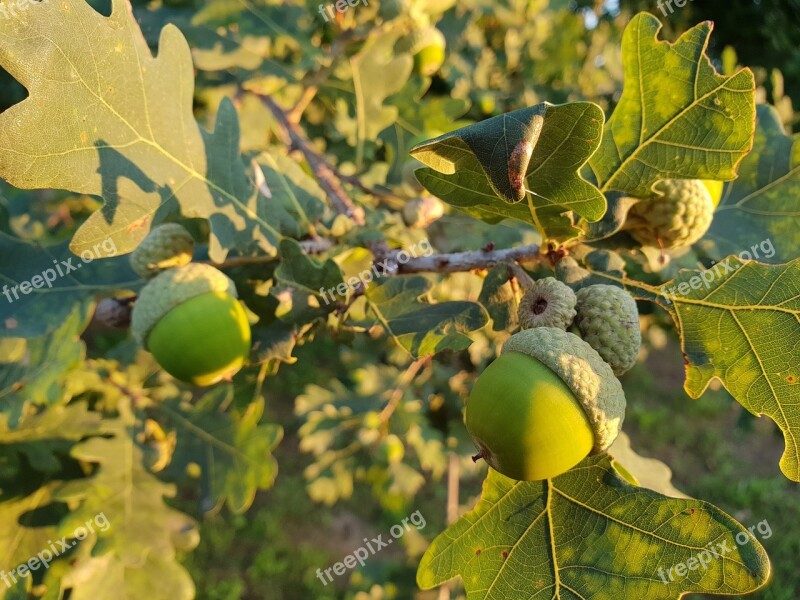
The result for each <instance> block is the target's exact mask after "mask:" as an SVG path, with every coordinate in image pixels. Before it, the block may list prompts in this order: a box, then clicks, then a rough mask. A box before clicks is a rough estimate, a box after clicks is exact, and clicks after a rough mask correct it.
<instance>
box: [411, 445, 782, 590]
mask: <svg viewBox="0 0 800 600" xmlns="http://www.w3.org/2000/svg"><path fill="white" fill-rule="evenodd" d="M737 535H743V536H744V539H745V540H746V543H743V544H742V545H739V544H737V543H736V536H737ZM709 544H713V547H714V549H715V550H717V554H718V555H719V556H718V557H715V556H714V555H713V554H711V552H709V551H708V550H707V549H708V545H709ZM701 552H706V554H705V555H703V559H704V561H705V557H706V555H707V556H708V557H709V558H708V561H706V566H707V568H706V569H705V570H703V569H702V568H700V567H699V566H698V563H699V559H698V558H697V557H698V555H699V554H700V553H701ZM692 560H693V561H694V562H693V563H691V562H690V561H692ZM678 564H683V565H684V569H686V570H685V571H683V574H682V576H681V575H680V574H679V571H676V565H678ZM692 566H694V569H692V570H689V569H691V567H692ZM769 574H770V564H769V560H768V558H767V555H766V552H765V551H764V549H763V548H762V547H761V544H760V543H759V542H758V541H757V540H756V539H755V537H754V536H751V534H750V533H749V532H748V531H747V529H745V528H744V527H743V526H742V525H740V524H739V523H737V522H736V521H735V520H734V519H732V518H731V517H729V516H728V515H727V514H725V513H724V512H722V511H721V510H720V509H718V508H716V507H715V506H713V505H711V504H708V503H707V502H702V501H700V500H687V499H677V498H667V497H665V496H662V495H661V494H658V493H657V492H654V491H652V490H647V489H644V488H640V487H636V486H633V485H631V484H629V483H628V482H626V481H625V480H624V479H623V478H622V477H620V476H619V474H618V473H617V471H616V470H615V469H614V467H613V466H612V464H611V459H610V457H609V456H608V455H605V454H603V455H600V456H595V457H590V458H588V459H586V460H584V461H583V462H582V463H580V464H579V465H578V466H577V467H575V468H574V469H572V470H571V471H568V472H567V473H565V474H563V475H561V476H559V477H556V478H555V479H552V480H545V481H536V482H534V481H530V482H528V481H514V480H512V479H509V478H507V477H505V476H503V475H500V474H499V473H497V472H496V471H493V470H491V469H490V471H489V476H488V478H487V479H486V481H485V482H484V485H483V493H482V494H481V499H480V500H479V502H478V504H477V505H476V507H475V508H474V509H473V510H472V511H471V512H469V513H467V514H466V515H465V516H463V517H462V518H461V519H459V520H458V521H456V523H454V524H453V525H451V526H450V527H449V528H448V529H447V530H446V531H445V532H444V533H442V534H440V535H439V536H438V537H437V538H436V539H434V540H433V542H432V543H431V545H430V547H429V548H428V550H427V552H426V553H425V555H424V556H423V557H422V561H421V562H420V565H419V570H418V571H417V583H418V584H419V585H420V587H422V588H423V589H429V588H432V587H434V586H436V585H439V584H440V583H443V582H445V581H447V580H449V579H452V578H453V577H455V576H456V575H460V576H461V578H462V580H463V582H464V587H465V588H466V590H467V599H468V600H490V599H492V600H494V599H497V600H522V599H528V598H561V599H562V600H581V599H588V598H591V599H592V600H642V599H643V598H647V600H677V599H678V598H681V597H682V596H683V595H684V594H686V593H690V592H697V593H711V594H723V595H734V594H743V593H747V592H750V591H753V590H755V589H757V588H759V587H761V586H762V585H764V583H766V581H767V579H768V577H769Z"/></svg>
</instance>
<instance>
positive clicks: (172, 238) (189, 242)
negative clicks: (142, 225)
mask: <svg viewBox="0 0 800 600" xmlns="http://www.w3.org/2000/svg"><path fill="white" fill-rule="evenodd" d="M193 252H194V239H193V238H192V235H191V234H190V233H189V232H188V231H186V229H185V228H184V227H183V225H179V224H178V223H164V224H163V225H159V226H157V227H154V228H153V229H151V230H150V233H148V234H147V237H146V238H144V240H142V243H141V244H139V245H138V246H137V248H136V250H134V251H133V252H132V253H131V256H130V262H131V268H132V269H133V270H134V272H135V273H136V274H137V275H139V276H140V277H144V278H145V279H150V278H151V277H155V276H156V275H158V274H159V273H161V271H164V270H166V269H171V268H173V267H180V266H183V265H186V264H189V263H190V262H192V254H193Z"/></svg>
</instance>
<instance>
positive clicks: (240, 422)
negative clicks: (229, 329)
mask: <svg viewBox="0 0 800 600" xmlns="http://www.w3.org/2000/svg"><path fill="white" fill-rule="evenodd" d="M229 394H230V390H229V389H226V388H224V387H223V388H217V389H215V390H214V391H211V392H209V393H208V394H206V395H205V396H203V398H201V399H200V400H199V401H198V402H197V403H196V404H193V405H192V404H188V403H182V402H180V401H173V402H166V403H163V404H161V405H159V407H158V411H159V412H161V413H162V414H164V416H165V417H166V419H167V421H168V422H169V426H170V427H171V429H172V430H173V431H175V433H176V434H177V439H176V445H175V450H174V452H173V455H172V460H171V461H170V464H169V467H168V468H167V472H168V473H169V474H170V476H171V477H170V478H171V479H172V480H182V479H185V477H186V467H187V465H189V464H190V463H195V464H197V465H199V467H200V469H201V474H200V486H201V490H202V498H203V507H202V508H203V510H205V511H210V510H214V509H219V508H220V507H221V505H222V504H223V503H226V504H227V505H228V507H229V508H230V510H232V511H233V512H234V513H242V512H244V511H246V510H247V509H248V508H250V506H251V505H252V503H253V500H254V498H255V495H256V491H258V490H264V489H268V488H270V487H271V486H272V484H273V483H274V481H275V477H276V476H277V475H278V463H277V461H276V460H275V458H273V456H272V451H273V450H274V449H275V447H276V446H277V445H278V443H279V442H280V441H281V438H282V437H283V429H282V428H281V426H280V425H276V424H274V423H260V422H259V421H260V419H261V416H262V413H263V410H264V406H263V399H258V400H256V401H254V402H252V403H250V404H248V406H247V409H246V411H245V412H244V414H243V415H241V416H233V415H231V414H230V413H229V412H225V410H224V406H223V405H225V404H228V403H229V401H230V398H229Z"/></svg>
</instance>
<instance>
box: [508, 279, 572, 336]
mask: <svg viewBox="0 0 800 600" xmlns="http://www.w3.org/2000/svg"><path fill="white" fill-rule="evenodd" d="M518 315H519V324H520V327H521V328H522V329H533V328H534V327H557V328H559V329H567V328H568V327H569V326H570V324H571V323H572V320H573V319H574V318H575V292H573V291H572V288H570V287H569V286H567V285H564V284H563V283H561V282H560V281H558V280H557V279H556V278H555V277H546V278H544V279H539V280H537V281H534V282H533V283H532V284H531V285H530V286H528V288H527V289H526V290H525V294H524V295H523V296H522V300H521V301H520V303H519V309H518Z"/></svg>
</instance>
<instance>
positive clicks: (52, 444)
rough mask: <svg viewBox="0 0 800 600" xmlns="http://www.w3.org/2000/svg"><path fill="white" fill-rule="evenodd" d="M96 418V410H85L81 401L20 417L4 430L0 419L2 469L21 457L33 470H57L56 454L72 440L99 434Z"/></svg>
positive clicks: (65, 453)
mask: <svg viewBox="0 0 800 600" xmlns="http://www.w3.org/2000/svg"><path fill="white" fill-rule="evenodd" d="M3 416H5V415H3ZM100 418H101V415H100V413H97V412H93V411H89V410H87V407H86V403H84V402H75V403H72V404H69V405H67V406H52V407H49V408H47V409H45V410H43V411H41V412H39V413H37V414H34V415H32V416H29V417H27V418H25V419H23V420H22V422H20V423H19V425H18V426H17V427H15V428H14V429H8V428H7V427H6V424H5V423H4V422H3V420H4V419H2V418H0V463H1V464H2V465H3V469H6V468H8V467H10V466H15V465H17V464H18V457H20V456H25V458H26V459H27V464H28V465H29V466H30V467H31V468H33V469H34V470H36V471H39V472H40V473H46V474H53V473H57V472H58V471H59V469H61V468H62V464H61V460H60V459H59V456H58V455H59V454H63V455H68V454H69V449H70V448H71V447H72V446H73V445H74V444H75V442H77V441H79V440H81V439H82V438H84V437H87V436H89V435H97V434H99V433H100Z"/></svg>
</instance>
